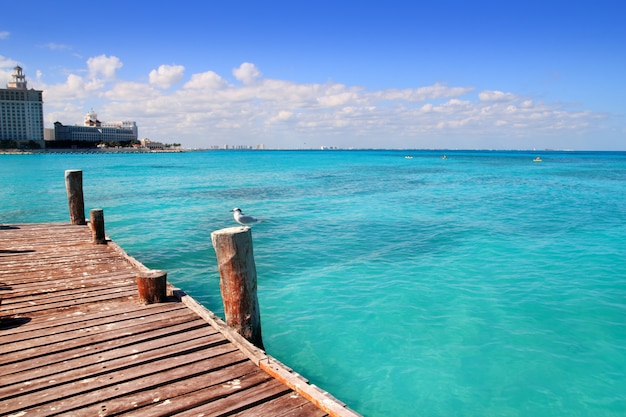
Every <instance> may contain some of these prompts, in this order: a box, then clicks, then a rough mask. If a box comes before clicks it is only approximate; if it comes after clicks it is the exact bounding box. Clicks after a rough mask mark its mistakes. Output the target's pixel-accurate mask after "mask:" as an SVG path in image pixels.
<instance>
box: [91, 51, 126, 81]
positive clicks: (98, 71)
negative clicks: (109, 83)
mask: <svg viewBox="0 0 626 417" xmlns="http://www.w3.org/2000/svg"><path fill="white" fill-rule="evenodd" d="M122 65H123V64H122V61H120V59H119V58H118V57H116V56H106V55H100V56H96V57H93V58H89V59H88V60H87V68H88V69H89V78H91V79H92V80H97V79H104V80H112V79H114V78H115V71H117V70H118V69H120V68H122Z"/></svg>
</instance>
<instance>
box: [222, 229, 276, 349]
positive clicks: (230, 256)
mask: <svg viewBox="0 0 626 417" xmlns="http://www.w3.org/2000/svg"><path fill="white" fill-rule="evenodd" d="M211 241H212V242H213V247H214V248H215V254H216V256H217V267H218V270H219V273H220V291H221V293H222V301H223V302H224V315H225V316H226V324H227V325H229V326H231V327H233V328H234V329H235V330H236V331H237V333H239V334H240V335H242V336H243V337H244V338H246V339H247V340H248V341H249V342H251V343H252V344H253V345H255V346H256V347H258V348H260V349H265V348H264V347H263V338H262V336H261V314H260V311H259V300H258V298H257V278H256V265H255V264H254V253H253V250H252V232H251V230H250V228H248V227H229V228H226V229H221V230H217V231H215V232H213V233H211Z"/></svg>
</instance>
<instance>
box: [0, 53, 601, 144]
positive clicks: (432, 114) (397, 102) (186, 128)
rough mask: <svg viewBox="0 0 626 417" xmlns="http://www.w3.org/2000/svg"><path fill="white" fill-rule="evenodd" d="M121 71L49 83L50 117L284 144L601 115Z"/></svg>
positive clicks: (206, 75) (499, 130)
mask: <svg viewBox="0 0 626 417" xmlns="http://www.w3.org/2000/svg"><path fill="white" fill-rule="evenodd" d="M2 63H4V64H5V65H4V66H3V65H1V64H2ZM7 64H13V62H9V61H8V60H7V59H5V58H3V57H1V56H0V70H2V68H4V67H8V65H7ZM121 67H122V62H121V61H120V60H119V59H118V58H117V57H114V56H106V55H100V56H97V57H92V58H90V59H88V60H87V62H86V68H85V69H82V70H75V71H73V72H72V73H71V74H70V75H69V76H67V79H66V80H65V81H64V82H62V83H59V84H53V85H44V87H43V88H42V89H44V95H45V98H46V111H45V113H44V114H45V115H51V116H50V117H53V116H54V117H60V116H59V115H60V114H62V113H61V111H62V110H63V109H65V110H66V111H70V110H71V111H74V112H75V113H74V114H73V115H66V117H65V118H64V120H65V121H69V122H73V121H79V120H82V116H83V115H84V113H85V112H87V111H88V110H89V109H90V108H92V107H93V108H94V109H95V110H96V111H97V112H98V114H99V116H100V117H101V118H102V119H103V120H107V118H105V116H106V117H108V119H109V120H111V119H113V120H119V119H121V120H135V121H136V122H137V123H138V125H139V126H140V131H141V132H142V133H141V135H142V136H143V137H150V138H153V139H155V140H169V139H170V138H178V139H177V140H179V141H181V142H182V143H186V142H189V143H186V145H187V146H209V145H213V144H216V143H217V144H223V143H229V142H231V143H232V142H234V143H237V141H254V143H259V142H266V143H267V144H268V146H272V145H273V146H281V147H289V143H290V141H294V140H297V141H299V142H298V143H302V142H303V141H304V139H306V141H307V142H308V143H314V142H315V140H319V141H323V142H326V139H325V138H329V137H331V138H346V137H352V138H356V139H354V140H355V143H358V144H360V145H361V146H363V145H364V144H365V143H366V142H365V141H372V142H371V144H370V145H369V146H376V145H375V143H376V142H375V141H377V140H378V141H380V140H381V138H384V140H386V141H391V140H392V139H390V138H395V139H394V140H396V139H397V141H398V142H397V143H401V141H402V140H404V141H405V142H403V143H406V140H418V139H419V138H430V137H433V138H436V137H442V136H445V135H459V136H463V137H479V138H482V137H485V136H499V137H525V138H530V137H536V136H537V135H544V134H554V133H558V132H564V131H566V132H576V131H577V130H580V129H585V128H587V127H588V126H590V125H592V124H593V123H594V122H595V121H596V120H598V117H600V116H599V115H595V114H592V113H591V112H586V111H577V110H572V109H568V108H566V107H564V106H563V105H557V104H554V103H544V102H541V101H535V100H533V99H532V98H531V97H522V96H519V95H517V94H514V93H511V92H503V91H498V90H484V91H480V92H478V93H477V92H475V91H474V90H475V89H474V87H472V86H449V85H446V84H444V83H435V84H433V85H427V86H416V87H414V88H405V89H381V90H374V91H370V90H367V89H366V88H364V87H362V86H351V85H345V84H340V83H334V82H330V81H329V82H327V83H323V84H319V83H296V82H292V81H289V80H280V79H268V78H263V76H262V74H261V72H260V71H259V69H258V68H257V67H256V66H255V65H254V64H252V63H248V62H244V63H243V64H241V65H240V66H239V67H237V68H235V69H233V75H234V77H235V78H236V80H238V81H239V82H240V83H229V82H227V81H226V80H225V79H224V78H223V77H222V76H220V75H219V74H217V73H216V72H214V71H211V70H206V71H204V72H196V73H192V74H190V75H189V76H188V78H187V81H186V82H185V81H184V78H185V68H184V67H183V66H182V65H161V66H159V67H158V68H157V69H153V70H152V71H150V73H149V75H148V81H147V82H145V81H144V82H140V81H131V80H119V79H117V77H116V71H117V70H118V69H120V68H121ZM11 68H12V66H11ZM38 78H39V77H38ZM41 78H43V77H41ZM181 81H182V82H183V83H182V86H179V87H175V86H176V84H177V83H179V82H181ZM69 104H72V105H73V107H71V106H69ZM101 115H102V116H101ZM46 117H48V116H46ZM46 121H47V123H51V122H53V121H54V120H51V119H49V118H47V120H46ZM358 138H361V139H358ZM407 138H408V139H407ZM412 143H413V142H412ZM415 143H416V145H415V146H418V142H415ZM378 146H381V147H382V146H393V143H392V142H385V143H378Z"/></svg>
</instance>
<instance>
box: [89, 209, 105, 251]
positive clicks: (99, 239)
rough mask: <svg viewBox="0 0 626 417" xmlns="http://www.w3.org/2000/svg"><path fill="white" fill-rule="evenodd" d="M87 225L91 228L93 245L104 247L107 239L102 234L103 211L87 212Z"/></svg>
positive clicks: (93, 210)
mask: <svg viewBox="0 0 626 417" xmlns="http://www.w3.org/2000/svg"><path fill="white" fill-rule="evenodd" d="M89 225H90V226H91V236H92V237H93V243H97V244H101V245H106V243H107V239H106V235H105V233H104V211H103V210H102V209H92V210H90V211H89Z"/></svg>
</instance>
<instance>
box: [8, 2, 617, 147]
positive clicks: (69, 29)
mask: <svg viewBox="0 0 626 417" xmlns="http://www.w3.org/2000/svg"><path fill="white" fill-rule="evenodd" d="M625 21H626V3H625V4H622V2H621V1H617V0H612V1H607V0H596V1H576V0H569V1H551V0H544V1H534V0H530V1H511V2H504V1H457V0H443V1H428V2H425V1H419V0H414V1H408V0H407V1H397V0H386V1H378V0H376V1H369V2H368V1H359V2H356V1H339V0H335V1H327V0H316V1H247V0H243V1H237V2H230V1H179V2H162V3H160V4H157V3H155V2H147V1H126V2H121V1H118V0H111V1H108V2H107V3H102V4H96V3H85V2H76V1H62V0H61V1H54V2H50V1H40V2H32V1H31V2H24V3H20V2H8V3H5V4H3V6H2V13H1V15H0V83H2V84H4V82H6V81H9V79H10V74H11V72H12V68H13V67H14V66H15V65H20V66H22V67H23V68H24V71H25V74H26V76H27V80H28V82H29V87H34V88H37V89H42V90H44V101H45V105H44V118H45V124H46V126H47V127H52V123H54V122H55V121H57V120H58V121H60V122H61V123H63V124H76V123H82V118H83V116H84V115H85V114H86V113H87V112H88V111H89V110H90V109H94V110H95V111H96V113H97V114H98V116H99V119H100V120H103V121H116V120H134V121H136V122H137V124H138V126H139V136H140V138H144V137H148V138H150V139H152V140H156V141H162V142H170V143H171V142H180V143H182V144H183V146H185V147H190V148H191V147H201V148H203V147H209V146H214V145H224V144H228V145H231V146H234V145H246V146H247V145H251V146H254V145H256V144H261V143H263V144H265V146H266V147H270V148H318V147H320V146H337V147H344V148H406V149H408V148H411V149H415V148H429V149H432V148H436V149H459V148H460V149H597V150H624V149H626V100H625V99H624V97H626V76H625V75H624V74H626V24H625V23H624V22H625ZM4 80H6V81H4Z"/></svg>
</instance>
